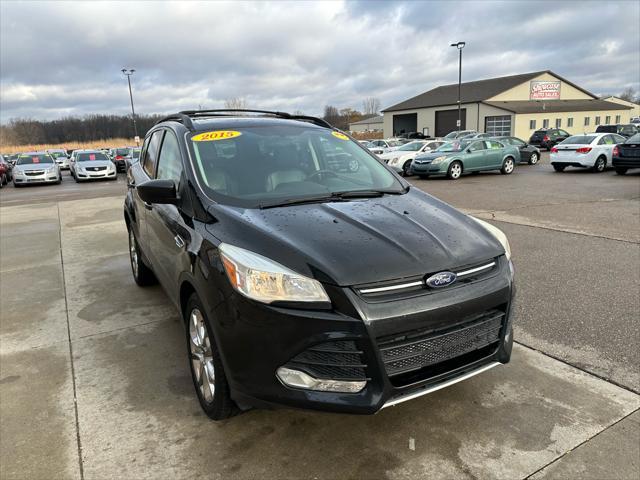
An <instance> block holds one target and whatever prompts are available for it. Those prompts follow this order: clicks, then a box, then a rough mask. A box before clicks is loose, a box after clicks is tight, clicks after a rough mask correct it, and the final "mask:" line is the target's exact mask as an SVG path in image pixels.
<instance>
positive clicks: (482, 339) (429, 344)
mask: <svg viewBox="0 0 640 480" xmlns="http://www.w3.org/2000/svg"><path fill="white" fill-rule="evenodd" d="M503 319H504V312H502V311H499V310H490V311H488V312H485V313H484V314H482V315H480V316H478V317H475V318H474V319H472V320H469V321H467V322H464V323H462V324H459V325H457V326H456V327H454V328H452V329H447V330H439V331H432V332H410V333H407V334H405V335H402V336H397V335H396V336H394V338H391V339H378V347H379V348H380V353H381V355H382V360H383V362H384V366H385V370H386V372H387V375H389V376H390V377H392V376H395V375H400V374H404V373H407V372H411V371H414V370H419V369H421V368H425V367H430V366H433V365H436V364H439V363H442V362H446V361H448V360H451V359H454V358H456V357H459V356H462V355H465V354H467V353H470V352H473V351H476V350H480V349H483V348H484V347H487V346H489V345H491V344H493V343H496V342H498V341H499V339H500V329H501V328H502V323H503Z"/></svg>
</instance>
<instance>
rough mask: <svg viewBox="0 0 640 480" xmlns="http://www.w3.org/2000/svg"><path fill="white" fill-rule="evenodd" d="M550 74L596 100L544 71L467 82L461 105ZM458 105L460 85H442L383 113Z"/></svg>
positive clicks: (463, 90)
mask: <svg viewBox="0 0 640 480" xmlns="http://www.w3.org/2000/svg"><path fill="white" fill-rule="evenodd" d="M544 73H548V74H550V75H553V76H554V77H557V78H558V79H559V80H561V81H563V82H565V83H567V84H569V85H571V86H573V87H575V88H577V89H578V90H580V91H582V92H584V93H586V94H587V95H589V96H591V97H593V98H596V96H595V95H594V94H592V93H591V92H588V91H586V90H585V89H583V88H581V87H579V86H577V85H576V84H574V83H571V82H570V81H568V80H566V79H564V78H562V77H561V76H559V75H556V74H555V73H553V72H552V71H551V70H542V71H539V72H531V73H522V74H520V75H509V76H508V77H497V78H487V79H486V80H476V81H474V82H465V83H463V84H461V86H460V98H461V103H475V102H482V101H484V100H487V99H488V98H491V97H495V96H496V95H498V94H499V93H502V92H504V91H506V90H509V89H511V88H513V87H516V86H518V85H520V84H522V83H524V82H527V81H529V80H532V79H534V78H536V77H539V76H540V75H542V74H544ZM457 103H458V84H457V83H452V84H450V85H442V86H440V87H436V88H434V89H432V90H429V91H428V92H425V93H421V94H420V95H417V96H415V97H412V98H410V99H409V100H405V101H404V102H400V103H397V104H395V105H392V106H391V107H389V108H386V109H385V110H383V112H393V111H398V110H414V109H418V108H427V107H440V106H443V105H456V104H457Z"/></svg>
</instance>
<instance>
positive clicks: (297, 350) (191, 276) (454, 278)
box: [124, 110, 514, 419]
mask: <svg viewBox="0 0 640 480" xmlns="http://www.w3.org/2000/svg"><path fill="white" fill-rule="evenodd" d="M332 153H334V154H335V153H341V154H347V155H350V156H351V160H352V161H356V162H357V163H358V164H359V168H358V170H357V172H353V173H352V172H349V171H344V169H342V168H338V167H337V166H335V163H336V162H334V161H333V160H332V156H331V154H332ZM127 175H128V182H127V183H128V191H127V195H126V199H125V205H124V218H125V222H126V226H127V229H128V234H129V251H130V259H131V266H132V272H133V276H134V279H135V281H136V282H137V283H138V284H139V285H147V284H150V283H153V282H154V281H155V279H157V280H158V281H159V282H160V284H161V285H162V286H163V288H164V289H165V291H166V293H167V295H168V297H169V298H170V299H171V301H172V302H173V303H174V304H175V306H176V307H177V309H178V310H179V311H180V312H181V314H182V317H183V319H184V324H185V327H186V328H185V330H186V335H185V337H186V344H187V350H188V357H187V358H188V360H189V363H190V366H191V372H192V376H193V382H194V386H195V390H196V392H197V396H198V399H199V401H200V404H201V406H202V408H203V409H204V411H205V412H206V413H207V415H209V416H210V417H211V418H213V419H222V418H226V417H229V416H231V415H233V414H234V413H236V412H237V411H239V410H244V409H247V408H250V407H261V406H275V405H282V406H290V407H301V408H310V409H317V410H327V411H334V412H350V413H374V412H376V411H377V410H379V409H381V408H383V407H387V406H390V405H395V404H397V403H399V402H403V401H405V400H409V399H412V398H414V397H417V396H420V395H424V394H426V393H429V392H431V391H433V390H436V389H439V388H442V387H445V386H447V385H450V384H453V383H455V382H458V381H461V380H464V379H466V378H469V377H471V376H473V375H475V374H478V373H480V372H483V371H485V370H487V369H489V368H491V367H493V366H496V365H499V364H501V363H507V362H508V361H509V359H510V356H511V349H512V344H513V335H512V326H511V319H512V314H511V312H512V305H513V296H514V280H513V278H514V277H513V265H512V263H511V260H510V255H511V253H510V249H509V243H508V241H507V239H506V237H505V236H504V234H503V233H502V232H501V231H500V230H498V229H497V228H496V227H494V226H492V225H490V224H488V223H485V222H482V221H480V220H477V219H474V218H472V217H469V216H467V215H464V214H463V213H461V212H459V211H458V210H456V209H454V208H453V207H451V206H449V205H447V204H446V203H443V202H441V201H439V200H437V199H435V198H434V197H432V196H430V195H428V194H426V193H424V192H423V191H421V190H419V189H416V188H413V187H412V186H411V185H410V184H409V183H407V182H406V181H405V180H404V179H402V177H400V176H399V175H397V174H396V173H395V172H393V171H392V170H391V169H389V168H388V167H387V166H386V165H384V163H382V162H381V161H380V160H378V159H377V158H376V157H375V156H374V155H372V154H371V153H370V152H369V151H368V150H367V149H365V148H364V147H362V146H361V145H360V144H359V143H358V142H356V141H354V140H353V139H352V138H351V137H349V136H347V135H345V134H344V133H342V132H340V131H338V130H336V129H334V128H332V127H331V125H329V124H328V123H327V122H325V121H324V120H321V119H318V118H314V117H307V116H300V115H289V114H286V113H281V112H265V111H252V112H248V111H234V110H209V111H190V112H181V113H179V114H175V115H172V116H169V117H167V118H165V119H163V120H161V121H160V122H158V123H157V124H156V125H155V126H154V127H152V128H151V129H150V130H149V132H148V133H147V135H146V138H145V140H144V144H143V147H142V154H141V157H140V162H136V163H134V164H132V166H131V168H130V169H129V171H128V174H127Z"/></svg>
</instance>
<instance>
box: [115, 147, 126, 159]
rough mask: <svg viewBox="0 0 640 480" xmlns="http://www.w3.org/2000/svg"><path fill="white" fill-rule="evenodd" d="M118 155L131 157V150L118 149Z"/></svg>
mask: <svg viewBox="0 0 640 480" xmlns="http://www.w3.org/2000/svg"><path fill="white" fill-rule="evenodd" d="M116 155H119V156H121V157H126V156H127V155H129V149H128V148H116Z"/></svg>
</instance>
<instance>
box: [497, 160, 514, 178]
mask: <svg viewBox="0 0 640 480" xmlns="http://www.w3.org/2000/svg"><path fill="white" fill-rule="evenodd" d="M514 166H515V163H514V162H513V158H512V157H507V158H505V159H504V162H502V168H501V169H500V173H501V174H503V175H511V174H512V173H513V169H514Z"/></svg>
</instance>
